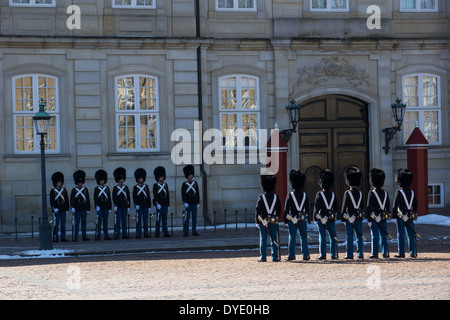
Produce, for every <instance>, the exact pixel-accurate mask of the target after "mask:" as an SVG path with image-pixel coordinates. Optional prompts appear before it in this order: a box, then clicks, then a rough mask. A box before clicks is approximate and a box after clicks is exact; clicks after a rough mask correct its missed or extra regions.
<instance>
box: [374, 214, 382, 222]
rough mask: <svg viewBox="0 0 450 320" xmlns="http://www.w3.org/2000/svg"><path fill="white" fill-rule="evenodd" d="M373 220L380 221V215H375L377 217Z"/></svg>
mask: <svg viewBox="0 0 450 320" xmlns="http://www.w3.org/2000/svg"><path fill="white" fill-rule="evenodd" d="M375 221H376V222H378V223H380V221H381V215H380V216H377V217H376V218H375Z"/></svg>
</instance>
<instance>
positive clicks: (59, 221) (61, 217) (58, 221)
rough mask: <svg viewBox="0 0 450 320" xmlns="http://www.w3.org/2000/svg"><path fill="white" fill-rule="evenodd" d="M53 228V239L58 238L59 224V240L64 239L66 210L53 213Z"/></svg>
mask: <svg viewBox="0 0 450 320" xmlns="http://www.w3.org/2000/svg"><path fill="white" fill-rule="evenodd" d="M54 215H55V218H54V220H55V221H54V223H55V228H54V232H53V240H56V241H58V240H59V236H58V234H59V226H60V225H61V240H66V211H64V212H61V211H60V212H58V213H54Z"/></svg>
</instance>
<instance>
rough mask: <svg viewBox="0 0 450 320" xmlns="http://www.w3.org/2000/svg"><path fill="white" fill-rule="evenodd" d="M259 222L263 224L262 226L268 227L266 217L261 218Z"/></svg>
mask: <svg viewBox="0 0 450 320" xmlns="http://www.w3.org/2000/svg"><path fill="white" fill-rule="evenodd" d="M261 223H262V224H263V226H264V227H268V226H269V222H267V220H266V219H264V220H262V221H261Z"/></svg>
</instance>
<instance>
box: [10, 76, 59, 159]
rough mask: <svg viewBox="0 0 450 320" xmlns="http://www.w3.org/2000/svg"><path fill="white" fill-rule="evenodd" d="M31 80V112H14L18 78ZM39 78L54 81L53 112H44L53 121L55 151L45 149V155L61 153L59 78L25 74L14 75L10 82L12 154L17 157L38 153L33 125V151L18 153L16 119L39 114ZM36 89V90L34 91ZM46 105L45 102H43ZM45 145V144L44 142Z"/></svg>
mask: <svg viewBox="0 0 450 320" xmlns="http://www.w3.org/2000/svg"><path fill="white" fill-rule="evenodd" d="M26 77H31V78H32V90H33V111H17V110H16V89H17V87H16V80H17V79H19V78H26ZM39 77H46V78H52V79H53V80H54V81H55V88H54V89H55V110H54V111H51V110H46V112H47V113H48V114H49V115H50V116H52V117H53V118H54V119H55V129H56V132H55V140H56V143H55V150H50V149H47V148H46V149H45V153H47V154H60V153H61V124H60V119H61V115H60V112H61V110H60V102H59V78H58V77H56V76H53V75H49V74H42V73H27V74H20V75H15V76H13V77H12V78H11V79H12V80H11V81H12V85H11V88H12V101H13V107H12V116H13V121H14V123H13V131H14V134H13V137H14V146H13V150H14V154H17V155H31V154H33V155H34V154H39V153H40V138H39V136H38V135H36V128H35V127H34V123H33V139H34V150H33V151H27V150H24V151H20V150H18V149H17V117H25V118H26V117H33V116H34V115H35V114H36V113H37V112H39V103H40V98H41V97H40V95H39ZM35 89H37V90H35ZM36 92H37V93H36ZM45 102H46V104H47V100H45ZM46 141H48V135H47V136H46ZM46 143H47V142H46Z"/></svg>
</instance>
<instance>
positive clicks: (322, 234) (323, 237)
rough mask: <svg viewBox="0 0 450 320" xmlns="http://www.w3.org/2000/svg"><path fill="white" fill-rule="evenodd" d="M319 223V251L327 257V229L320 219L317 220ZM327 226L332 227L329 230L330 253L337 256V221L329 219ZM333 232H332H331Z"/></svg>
mask: <svg viewBox="0 0 450 320" xmlns="http://www.w3.org/2000/svg"><path fill="white" fill-rule="evenodd" d="M317 224H318V225H319V252H320V255H321V256H322V257H326V255H327V229H326V228H325V226H324V225H323V224H322V222H320V220H319V221H318V222H317ZM327 227H328V229H330V231H329V232H328V236H329V237H330V242H331V245H330V254H331V256H332V257H337V241H336V240H334V238H333V235H334V236H336V223H335V221H328V222H327ZM330 232H331V233H332V234H331V233H330Z"/></svg>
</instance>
